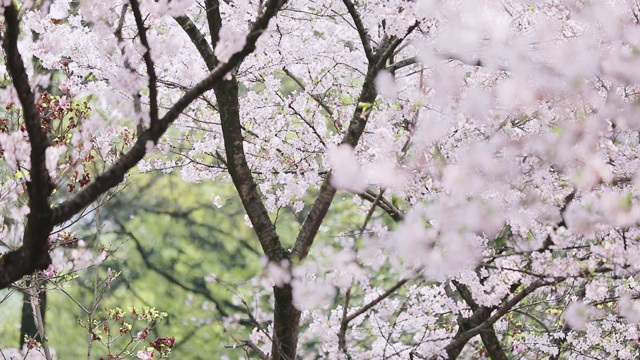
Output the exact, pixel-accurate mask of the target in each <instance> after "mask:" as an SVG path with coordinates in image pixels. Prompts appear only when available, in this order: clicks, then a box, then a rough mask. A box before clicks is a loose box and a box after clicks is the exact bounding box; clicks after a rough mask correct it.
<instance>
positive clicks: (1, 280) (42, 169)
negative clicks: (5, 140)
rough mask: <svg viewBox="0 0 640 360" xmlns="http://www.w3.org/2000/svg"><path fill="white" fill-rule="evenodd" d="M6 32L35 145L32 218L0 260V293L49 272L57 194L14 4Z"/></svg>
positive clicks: (6, 15) (11, 66) (15, 82)
mask: <svg viewBox="0 0 640 360" xmlns="http://www.w3.org/2000/svg"><path fill="white" fill-rule="evenodd" d="M4 20H5V26H6V30H5V33H4V38H3V39H2V47H3V48H4V51H5V54H6V67H7V71H8V72H9V74H10V75H11V78H12V80H13V86H14V87H15V89H16V92H17V94H18V99H19V100H20V104H21V105H22V111H23V117H24V123H25V127H26V129H27V134H28V136H29V142H30V144H31V155H30V160H31V170H30V178H31V179H30V181H28V182H27V193H28V195H29V210H30V211H29V215H27V223H26V225H25V229H24V237H23V245H22V246H21V247H20V248H19V249H17V250H15V251H11V252H8V253H6V254H4V255H3V256H2V257H0V289H4V288H6V287H7V286H9V285H10V284H11V283H12V282H14V281H16V280H18V279H20V278H21V277H22V276H24V275H26V274H30V273H33V272H34V271H35V270H38V269H46V268H47V266H49V264H50V262H51V259H50V258H49V253H48V250H49V249H48V243H47V239H48V237H49V234H50V233H51V231H52V230H53V226H54V224H53V221H52V211H51V208H50V207H49V195H51V191H52V190H53V185H52V183H51V178H50V177H49V171H48V170H47V167H46V164H45V152H46V150H47V147H48V146H49V139H47V135H46V133H45V132H44V130H43V129H42V120H41V118H40V114H39V113H38V110H37V109H36V106H35V96H34V93H33V91H32V90H31V87H30V85H29V77H28V76H27V72H26V69H25V66H24V62H23V61H22V55H21V54H20V51H19V50H18V36H19V34H20V21H19V20H18V9H16V6H15V4H14V3H13V2H10V4H9V5H8V6H6V7H5V8H4Z"/></svg>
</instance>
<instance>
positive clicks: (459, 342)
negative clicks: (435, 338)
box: [444, 279, 556, 359]
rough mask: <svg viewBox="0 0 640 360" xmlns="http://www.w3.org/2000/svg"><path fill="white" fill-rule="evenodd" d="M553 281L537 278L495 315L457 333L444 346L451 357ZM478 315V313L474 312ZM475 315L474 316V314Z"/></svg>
mask: <svg viewBox="0 0 640 360" xmlns="http://www.w3.org/2000/svg"><path fill="white" fill-rule="evenodd" d="M555 282H556V281H553V282H545V281H542V280H540V279H538V280H535V281H534V282H532V283H531V284H529V286H527V287H526V288H524V289H523V290H522V291H521V292H519V293H518V294H516V295H515V296H514V297H512V298H511V299H510V300H509V301H507V302H506V303H505V304H504V305H502V307H500V308H499V309H498V310H497V311H496V312H495V313H494V314H493V315H491V316H490V317H488V318H487V319H486V320H485V321H483V322H482V323H481V324H479V325H476V326H474V327H473V328H471V329H469V330H466V331H463V332H460V333H458V334H456V336H455V337H454V338H453V340H451V342H450V343H449V344H448V345H447V346H445V347H444V350H445V351H446V352H447V354H448V355H449V359H455V358H456V357H457V354H459V353H460V351H461V350H462V348H463V347H464V346H465V345H466V344H467V342H468V341H469V340H471V338H473V337H474V336H476V335H478V334H480V332H481V331H482V330H484V329H486V328H487V327H489V326H492V325H493V324H494V323H495V322H496V321H498V320H500V318H502V317H503V316H504V315H505V314H507V313H508V312H509V311H510V310H511V309H512V308H513V307H514V306H516V305H517V304H518V303H519V302H520V301H522V300H523V299H524V298H525V297H527V296H528V295H529V294H531V293H532V292H534V291H536V290H537V289H538V288H540V287H542V286H546V285H551V284H553V283H555ZM474 315H476V313H474ZM472 317H473V316H472ZM470 321H471V324H474V323H475V321H473V319H470Z"/></svg>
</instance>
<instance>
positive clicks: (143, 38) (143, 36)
mask: <svg viewBox="0 0 640 360" xmlns="http://www.w3.org/2000/svg"><path fill="white" fill-rule="evenodd" d="M129 3H131V10H132V11H133V17H134V19H135V20H136V27H137V28H138V36H139V37H140V43H141V44H142V46H144V47H145V52H144V54H142V58H143V59H144V63H145V65H146V67H147V75H148V76H149V118H150V119H151V120H150V124H149V126H150V128H151V129H153V128H154V127H156V126H157V124H158V87H157V86H158V85H157V76H156V69H155V65H154V64H153V59H151V47H150V46H149V41H148V40H147V29H146V28H145V26H144V20H142V13H140V4H138V0H130V1H129ZM152 141H153V143H154V144H155V143H157V142H158V140H157V139H156V140H152Z"/></svg>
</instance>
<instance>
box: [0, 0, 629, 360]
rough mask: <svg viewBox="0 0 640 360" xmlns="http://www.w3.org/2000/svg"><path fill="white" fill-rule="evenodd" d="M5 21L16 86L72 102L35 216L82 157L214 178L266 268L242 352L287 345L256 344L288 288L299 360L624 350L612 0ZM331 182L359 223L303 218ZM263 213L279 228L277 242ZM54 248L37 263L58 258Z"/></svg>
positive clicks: (80, 13)
mask: <svg viewBox="0 0 640 360" xmlns="http://www.w3.org/2000/svg"><path fill="white" fill-rule="evenodd" d="M9 3H10V2H7V1H5V6H6V7H7V8H6V9H9V6H10V4H9ZM214 5H215V7H214ZM14 7H15V5H14ZM6 11H8V10H6ZM271 12H273V14H271ZM275 12H277V15H275V16H273V15H274V14H275ZM269 14H271V15H269ZM267 15H268V17H267ZM5 16H8V15H5ZM19 16H20V21H21V23H22V25H21V26H22V29H23V33H22V35H21V36H20V37H19V39H18V44H17V49H19V51H20V52H21V54H22V58H23V59H25V65H26V70H27V74H28V76H29V79H30V85H31V87H32V88H33V89H34V91H38V89H41V88H46V87H48V86H50V85H52V86H54V87H55V88H57V91H58V93H59V101H60V102H62V103H63V105H59V104H58V105H56V106H68V105H66V104H68V103H69V102H70V101H73V102H74V104H75V105H74V106H80V105H78V104H81V103H82V101H84V99H86V101H87V102H88V103H89V104H90V107H91V111H88V112H84V113H82V114H81V115H83V116H86V117H85V118H83V119H82V122H81V123H79V124H78V125H77V127H73V128H72V129H69V131H68V133H65V135H64V136H66V138H64V139H66V140H65V141H61V139H58V141H54V142H53V143H52V144H51V145H50V146H48V147H45V150H42V145H38V150H37V151H44V152H43V154H45V157H46V161H45V162H44V163H46V164H45V165H43V166H44V169H46V172H45V175H46V173H48V176H49V178H48V179H51V181H53V182H54V183H55V185H56V188H57V189H58V190H57V192H55V193H54V194H53V195H51V196H52V197H51V198H52V199H53V200H52V203H53V204H54V205H56V206H57V207H56V206H54V215H53V216H54V219H55V221H54V222H56V221H58V220H59V221H58V222H56V223H55V224H53V225H56V224H59V223H63V222H64V221H67V220H69V219H70V218H71V217H72V216H73V215H74V214H75V213H73V214H72V213H71V212H68V213H66V214H64V215H59V216H58V215H56V214H59V212H57V211H58V210H56V209H61V210H60V211H65V210H66V209H70V207H65V206H64V205H65V204H67V203H66V202H63V200H64V198H65V196H67V195H69V196H74V195H75V194H76V193H79V195H77V196H80V195H82V191H85V190H83V189H87V190H88V189H89V187H90V186H93V183H92V185H87V183H89V180H88V178H86V177H85V178H84V179H85V184H80V183H78V184H77V186H76V185H74V186H73V187H71V186H69V187H67V185H66V183H65V181H66V182H68V181H71V180H69V174H71V173H73V172H74V171H75V172H76V175H75V176H76V178H74V179H73V181H75V182H73V184H76V182H78V181H79V180H78V174H79V176H80V180H81V179H82V174H84V173H85V172H86V169H85V167H84V166H85V164H86V159H87V158H88V157H89V156H99V157H100V159H101V160H102V161H103V162H104V163H105V164H107V165H109V164H115V166H118V164H119V163H118V161H122V160H121V159H122V158H123V155H122V154H123V153H125V152H127V151H133V150H131V149H134V150H135V149H138V148H136V146H137V147H139V149H138V150H136V151H138V152H139V153H140V155H141V156H142V155H144V154H145V153H146V157H145V158H144V159H142V160H140V161H139V162H137V168H138V170H139V171H142V172H150V171H155V170H161V171H162V172H171V171H173V170H174V169H177V168H179V171H180V174H181V177H182V179H183V180H184V181H186V182H190V183H200V182H204V181H210V180H214V181H216V180H222V179H227V178H229V177H231V179H232V180H233V182H234V184H235V185H236V187H237V189H238V193H239V196H240V198H241V200H242V202H243V204H244V205H245V208H246V211H247V216H246V223H247V225H249V226H251V227H253V228H254V229H255V231H256V234H257V237H258V239H259V241H260V244H261V246H262V249H263V251H264V254H265V257H266V262H265V264H266V265H265V269H266V271H265V272H264V277H262V278H256V279H255V286H256V287H259V288H260V289H261V291H263V292H265V293H271V292H272V291H273V292H275V304H274V303H272V304H271V305H265V308H263V309H261V310H260V311H261V313H260V314H257V315H256V318H270V317H271V318H273V317H274V316H275V319H274V320H273V321H274V324H273V326H274V327H275V329H273V328H269V329H258V328H256V330H255V331H254V332H253V334H252V336H251V344H253V345H254V347H255V349H254V351H255V352H256V353H259V354H260V355H261V356H263V357H265V358H266V357H267V356H268V354H271V355H272V356H274V357H275V356H276V355H274V354H277V353H278V351H283V352H285V353H286V351H285V350H283V349H285V348H287V346H289V345H279V343H278V342H276V344H275V345H272V339H273V337H272V336H271V334H272V333H274V334H281V333H279V331H284V332H283V333H282V334H284V333H286V331H285V330H281V329H282V328H279V324H281V323H280V321H281V320H279V319H278V318H277V316H278V315H277V314H279V313H280V312H279V311H278V306H280V305H281V303H279V302H280V301H284V300H281V299H283V298H286V297H287V296H289V298H290V299H292V303H293V306H294V307H295V309H293V308H292V309H293V310H292V312H289V313H287V314H289V315H288V316H293V318H294V322H295V323H296V324H297V323H301V324H302V327H301V328H300V330H299V333H298V329H297V325H296V326H295V327H294V328H291V327H289V328H290V329H292V330H291V331H292V332H294V335H293V336H296V337H298V338H299V340H296V341H293V348H294V349H293V350H294V351H295V348H296V346H295V345H296V342H297V343H298V344H297V346H298V354H299V355H300V356H303V357H307V356H308V357H309V358H315V356H320V357H327V358H336V356H344V358H353V359H378V358H399V359H407V358H415V359H430V358H433V357H436V358H437V357H443V358H450V359H453V358H456V357H458V356H459V357H470V358H479V357H491V358H494V359H507V358H530V359H537V358H554V359H560V358H576V359H580V358H585V359H586V358H619V359H634V358H637V357H638V356H640V353H639V349H638V337H639V334H638V327H637V323H638V322H640V302H638V300H637V299H638V298H639V297H640V285H639V284H638V276H637V273H638V269H640V244H639V242H638V237H639V236H640V228H639V227H638V222H639V220H640V206H639V204H638V199H639V198H638V196H640V193H639V192H638V191H639V190H638V188H639V186H640V174H639V173H638V164H639V158H638V148H639V145H640V136H639V135H638V134H639V131H640V111H639V109H640V108H639V106H638V104H639V102H638V101H639V99H640V98H639V93H638V84H640V73H639V72H638V71H637V69H638V66H636V65H640V56H639V55H638V54H639V50H640V43H639V42H638V41H639V39H640V5H638V4H637V3H636V2H635V1H631V0H611V1H582V0H504V1H495V0H482V1H473V2H469V1H462V0H442V1H438V0H418V1H403V0H392V1H387V0H380V1H377V0H373V1H355V0H343V1H337V0H336V1H324V0H323V1H313V0H290V1H286V2H285V1H280V2H279V1H271V2H267V3H265V2H264V1H258V0H255V1H254V0H252V1H220V2H219V1H190V0H181V1H178V0H170V1H166V0H165V1H163V0H160V1H151V0H140V1H139V3H138V1H132V2H128V1H126V2H122V1H115V2H100V1H87V2H80V3H78V2H72V1H69V0H54V1H50V2H47V1H45V2H44V4H41V5H36V4H30V3H24V4H23V5H22V8H21V9H20V10H19ZM263 18H266V19H267V20H266V21H267V22H268V25H267V24H263V25H264V26H262V25H261V24H262V23H261V22H260V21H261V19H263ZM6 22H7V24H6V25H5V26H7V28H10V26H14V25H12V24H10V23H9V21H8V20H6ZM259 25H260V26H262V28H260V27H259ZM27 29H28V31H27ZM7 33H8V32H7ZM7 38H8V35H5V37H4V42H5V44H4V45H3V46H4V47H5V52H7V51H8V48H9V46H10V45H7V40H6V39H7ZM256 40H257V42H256ZM254 44H255V50H254V49H253V48H252V47H253V45H254ZM31 58H33V59H34V61H27V60H26V59H31ZM10 61H11V57H7V60H5V62H7V63H9V62H10ZM227 63H229V64H233V66H231V65H230V66H231V67H229V68H225V69H223V70H224V71H223V72H222V73H220V71H222V70H219V69H222V66H224V65H225V64H227ZM7 68H8V69H10V67H9V66H7ZM6 71H7V72H5V73H4V78H5V80H6V81H5V83H6V84H5V87H4V89H3V91H2V92H1V93H0V96H1V98H2V103H3V104H6V109H7V110H6V112H7V115H6V116H7V118H10V116H14V119H13V120H6V121H18V120H16V119H17V116H18V114H16V113H15V112H13V113H12V112H11V111H12V110H11V107H12V106H16V107H19V106H20V105H22V106H27V105H25V103H24V100H23V99H22V98H19V96H18V95H19V94H20V92H21V90H20V89H19V88H18V86H15V87H14V85H17V84H16V83H17V81H18V80H16V78H15V76H16V73H15V71H14V70H6ZM216 71H218V73H220V74H218V73H216ZM212 74H213V75H212ZM214 75H215V76H217V77H215V76H214ZM9 76H11V77H13V81H14V84H13V85H12V84H11V83H9ZM207 78H211V79H214V78H215V81H217V83H216V84H218V85H211V87H209V88H207V89H204V87H206V86H204V85H203V86H202V87H201V88H202V89H204V90H210V89H213V90H214V91H213V92H205V91H200V92H199V93H195V95H194V96H191V97H189V94H190V91H192V89H194V88H198V86H200V85H201V84H202V82H203V79H207ZM185 98H187V99H188V100H189V101H188V103H186V102H185V101H186V100H184V99H185ZM183 100H184V101H183ZM176 104H185V106H182V105H180V106H178V105H176ZM85 106H86V105H85ZM78 111H80V110H78ZM176 111H177V112H176ZM178 113H179V115H177V114H178ZM26 114H27V113H26V111H25V115H24V116H25V117H26ZM60 121H62V120H60ZM170 124H172V125H171V126H172V127H170V128H169V130H168V131H167V132H166V133H165V130H166V129H167V127H168V126H169V125H170ZM30 131H31V130H30V128H29V125H28V124H27V128H25V127H24V126H23V127H20V126H13V127H11V126H9V127H6V126H5V127H4V128H3V132H2V133H1V134H0V145H1V146H2V150H3V157H4V160H5V164H4V165H3V166H2V171H3V172H5V173H6V174H13V176H9V177H7V179H8V180H3V183H2V189H1V190H0V195H1V197H0V202H1V204H2V207H3V208H4V211H3V213H4V216H5V219H12V221H11V222H10V223H8V222H6V221H5V223H6V225H5V226H4V227H3V228H2V236H1V238H2V242H3V244H4V246H5V247H7V248H8V249H17V248H18V246H20V244H21V243H22V238H23V236H24V235H23V234H25V230H24V229H25V226H26V225H25V222H24V221H25V220H26V214H28V213H30V212H33V211H35V210H36V208H34V207H33V205H32V204H33V200H32V201H31V203H30V204H31V205H30V206H31V207H28V206H26V205H22V203H21V202H20V201H19V196H20V194H21V192H22V191H26V189H27V187H26V186H25V184H26V179H30V176H33V175H32V174H33V171H31V173H30V172H29V170H30V169H31V167H32V166H33V164H34V162H33V161H34V157H33V154H32V151H35V150H34V149H36V147H35V145H34V141H37V140H35V138H34V137H33V135H32V134H31V133H30ZM28 132H29V134H27V133H28ZM163 133H164V136H162V137H161V138H159V136H160V135H162V134H163ZM156 135H157V136H156ZM145 136H146V137H145ZM158 138H159V139H158ZM141 139H142V140H141ZM44 163H43V164H44ZM134 164H135V162H134V163H132V164H131V166H133V165H134ZM126 170H128V168H127V169H125V171H126ZM16 173H19V174H20V176H16V175H15V174H16ZM39 173H40V172H39ZM30 174H31V175H30ZM87 176H88V175H87ZM159 176H160V175H159ZM119 182H120V181H116V182H115V184H117V183H119ZM32 183H33V181H32ZM95 183H96V184H99V182H95ZM115 184H114V185H115ZM85 185H86V186H87V187H85ZM96 186H98V185H96ZM111 186H113V185H111ZM107 189H108V187H106V188H104V189H103V192H104V191H106V190H107ZM67 190H68V192H69V193H71V194H67ZM336 191H337V194H338V197H343V196H344V197H346V196H347V195H349V194H353V195H354V196H353V202H355V204H356V206H355V207H354V208H355V210H346V211H345V216H353V217H354V219H357V221H359V222H364V223H363V224H362V223H360V224H356V225H353V224H352V225H353V226H351V227H349V226H346V227H345V223H335V224H334V223H331V222H325V223H323V219H324V217H325V215H326V212H327V211H328V208H329V205H330V204H331V202H332V200H333V198H334V195H335V194H336ZM60 193H63V194H60ZM29 195H30V198H31V199H32V196H35V195H32V194H31V193H30V194H29ZM47 196H48V194H47ZM96 198H97V196H95V197H93V198H92V199H91V200H92V201H93V200H95V199H96ZM212 200H213V203H212V206H222V204H220V199H219V198H216V197H213V199H212ZM67 201H71V200H67ZM89 203H90V202H83V203H80V204H79V205H82V206H80V207H77V209H81V208H82V207H84V206H86V205H88V204H89ZM283 208H290V209H292V211H293V212H294V213H296V214H297V215H299V216H300V218H301V219H303V220H304V224H303V225H301V226H300V235H299V236H298V238H297V239H279V238H278V237H277V233H276V226H275V225H274V224H273V221H271V220H270V218H269V215H268V214H272V215H273V214H277V213H278V212H279V211H280V210H281V209H283ZM74 209H75V208H74ZM376 209H377V210H376ZM76 212H77V211H76ZM265 214H266V215H265ZM56 216H57V217H56ZM273 218H274V217H273V216H271V219H273ZM276 218H277V216H276ZM53 225H52V226H53ZM27 228H28V227H27ZM314 239H315V240H316V242H315V243H314ZM281 241H282V242H281ZM294 241H295V243H294ZM312 244H313V246H312ZM289 246H292V248H291V250H289V249H284V248H286V247H289ZM54 254H56V253H55V250H54ZM76 255H78V254H77V253H76ZM56 256H57V257H58V258H56ZM62 256H64V255H63V254H62V251H60V253H57V254H56V255H54V263H53V265H52V266H53V268H50V270H51V269H53V270H52V271H55V272H58V273H60V272H63V271H65V269H67V270H68V269H69V268H70V267H72V266H74V265H73V263H66V261H67V260H68V259H67V260H64V259H62ZM307 256H308V257H307ZM81 258H82V256H77V259H75V260H76V265H75V266H77V267H87V266H89V264H82V263H80V262H82V261H87V260H86V258H83V259H84V260H81ZM100 259H101V255H98V256H97V258H92V259H91V260H90V261H96V260H100ZM272 287H273V290H272ZM287 291H288V292H287ZM256 296H257V295H256ZM271 307H275V309H276V310H275V314H276V315H273V314H272V311H273V309H272V308H271ZM299 311H301V313H300V312H299ZM292 314H293V315H292ZM296 314H297V315H296ZM295 316H300V321H299V322H298V321H296V318H295ZM279 329H280V330H279ZM265 330H268V331H265ZM289 335H291V334H289ZM277 339H280V337H279V336H278V337H277ZM278 341H282V340H278ZM283 343H285V342H284V341H283ZM338 354H339V355H338ZM282 358H284V357H282Z"/></svg>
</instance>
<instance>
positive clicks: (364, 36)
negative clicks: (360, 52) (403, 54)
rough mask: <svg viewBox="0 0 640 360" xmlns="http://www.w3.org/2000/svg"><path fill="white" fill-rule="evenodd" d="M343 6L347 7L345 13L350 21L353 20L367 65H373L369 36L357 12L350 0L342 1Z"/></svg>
mask: <svg viewBox="0 0 640 360" xmlns="http://www.w3.org/2000/svg"><path fill="white" fill-rule="evenodd" d="M342 2H343V3H344V6H346V7H347V11H349V15H351V19H353V23H354V25H355V26H356V29H357V30H358V35H359V36H360V42H361V43H362V48H363V49H364V54H365V55H366V56H367V60H369V63H373V59H374V53H373V50H372V49H371V42H370V41H369V34H368V33H367V30H366V29H365V28H364V24H362V18H360V14H358V10H357V9H356V7H355V5H354V4H353V2H352V1H351V0H342Z"/></svg>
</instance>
